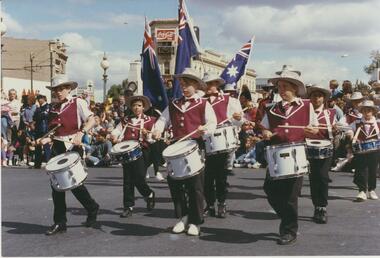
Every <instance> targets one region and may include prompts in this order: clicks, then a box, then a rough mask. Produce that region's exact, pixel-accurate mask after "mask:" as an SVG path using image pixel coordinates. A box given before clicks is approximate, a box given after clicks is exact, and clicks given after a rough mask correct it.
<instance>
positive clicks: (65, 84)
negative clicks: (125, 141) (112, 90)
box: [40, 75, 99, 235]
mask: <svg viewBox="0 0 380 258" xmlns="http://www.w3.org/2000/svg"><path fill="white" fill-rule="evenodd" d="M77 86H78V84H77V83H76V82H73V81H68V80H67V79H66V78H65V76H63V75H62V76H60V75H59V76H56V77H55V78H54V80H53V85H52V86H46V88H48V89H50V90H52V91H53V92H54V94H55V95H56V98H57V100H58V103H57V104H56V105H55V106H53V108H52V109H51V111H50V119H49V120H50V121H49V127H50V128H51V127H54V126H57V125H59V124H60V125H61V126H60V127H59V128H58V129H57V130H56V132H55V135H54V136H55V138H58V139H59V140H62V141H59V140H53V146H52V156H56V155H58V154H62V153H65V152H67V150H68V148H71V147H73V145H74V147H73V148H72V151H76V152H78V153H79V155H80V156H81V157H82V156H83V155H82V154H83V148H82V147H80V146H79V145H80V144H81V142H82V138H83V136H84V135H85V134H86V133H87V132H88V130H90V129H91V128H92V127H93V126H94V124H95V121H94V116H93V113H92V112H91V111H90V110H89V109H88V105H87V102H86V101H85V100H83V99H80V98H71V97H70V96H69V94H70V92H71V91H72V90H73V89H75V88H76V87H77ZM51 141H52V139H51V138H42V139H40V144H42V145H45V144H47V143H50V142H51ZM63 141H65V142H63ZM70 141H72V144H71V143H69V142H70ZM71 192H72V193H73V194H74V196H75V198H77V200H78V201H79V202H80V203H81V204H82V205H83V207H84V208H85V209H86V211H87V213H88V215H87V220H86V222H85V226H86V227H92V226H93V225H94V224H95V222H96V217H97V214H98V210H99V205H98V204H97V203H96V201H95V200H94V199H93V198H92V197H91V195H90V193H89V192H88V190H87V188H86V186H85V185H84V184H81V185H80V186H78V187H77V188H75V189H72V190H71ZM52 196H53V204H54V224H53V225H52V226H51V228H50V229H49V230H48V231H46V235H54V234H56V233H64V232H66V222H67V218H66V201H65V192H58V191H56V190H55V189H54V188H53V187H52Z"/></svg>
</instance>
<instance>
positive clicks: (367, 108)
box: [347, 100, 380, 201]
mask: <svg viewBox="0 0 380 258" xmlns="http://www.w3.org/2000/svg"><path fill="white" fill-rule="evenodd" d="M358 109H359V111H360V113H361V114H362V117H361V118H360V119H357V120H356V121H355V122H353V123H352V124H351V127H352V130H350V131H348V132H347V136H348V137H349V138H350V139H352V143H353V144H355V143H356V141H358V143H359V144H360V143H363V142H366V141H370V140H378V141H380V121H378V120H376V117H375V114H377V112H379V107H377V106H376V105H375V104H374V103H373V101H372V100H364V101H363V102H362V103H361V104H359V107H358ZM354 159H355V162H354V166H355V174H354V183H355V184H356V185H357V186H358V188H359V194H358V195H357V196H356V200H357V201H365V200H367V192H368V198H369V199H372V200H377V199H378V196H377V194H376V192H375V189H376V172H377V164H378V160H379V159H380V149H377V150H375V151H373V152H369V153H355V154H354Z"/></svg>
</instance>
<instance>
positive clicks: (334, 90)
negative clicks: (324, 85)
mask: <svg viewBox="0 0 380 258" xmlns="http://www.w3.org/2000/svg"><path fill="white" fill-rule="evenodd" d="M329 87H330V91H331V97H337V98H342V96H343V93H342V91H341V90H340V89H338V87H339V82H338V81H337V80H331V81H330V84H329Z"/></svg>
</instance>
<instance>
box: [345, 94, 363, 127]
mask: <svg viewBox="0 0 380 258" xmlns="http://www.w3.org/2000/svg"><path fill="white" fill-rule="evenodd" d="M349 100H350V104H351V107H350V108H349V109H348V112H347V114H346V122H347V124H349V125H350V124H352V123H353V122H355V121H356V120H358V119H360V118H361V117H362V114H361V113H360V111H359V109H358V108H359V104H360V103H361V102H362V101H363V100H364V98H363V95H362V93H361V92H360V91H355V92H354V93H353V94H352V95H351V98H350V99H349Z"/></svg>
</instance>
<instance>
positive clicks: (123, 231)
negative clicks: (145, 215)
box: [97, 220, 166, 236]
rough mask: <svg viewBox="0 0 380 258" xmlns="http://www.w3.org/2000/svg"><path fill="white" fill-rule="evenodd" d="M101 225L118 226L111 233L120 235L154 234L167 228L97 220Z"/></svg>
mask: <svg viewBox="0 0 380 258" xmlns="http://www.w3.org/2000/svg"><path fill="white" fill-rule="evenodd" d="M97 223H98V224H99V225H100V226H106V227H110V228H117V230H113V231H111V232H110V233H111V234H113V235H118V236H154V235H158V234H160V233H162V232H164V231H165V230H166V229H163V228H156V227H150V226H144V225H140V224H128V223H124V222H123V223H119V222H116V221H104V220H103V221H102V220H99V221H98V222H97Z"/></svg>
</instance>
